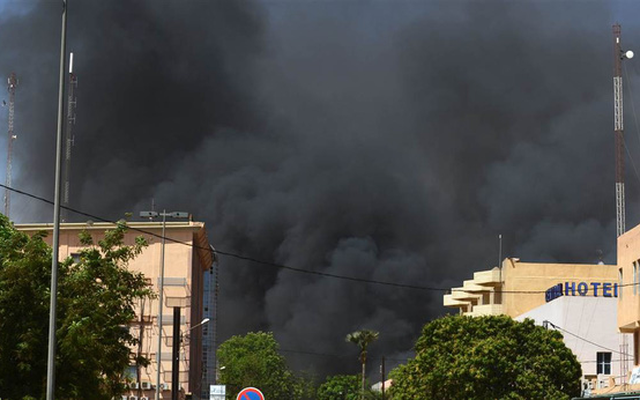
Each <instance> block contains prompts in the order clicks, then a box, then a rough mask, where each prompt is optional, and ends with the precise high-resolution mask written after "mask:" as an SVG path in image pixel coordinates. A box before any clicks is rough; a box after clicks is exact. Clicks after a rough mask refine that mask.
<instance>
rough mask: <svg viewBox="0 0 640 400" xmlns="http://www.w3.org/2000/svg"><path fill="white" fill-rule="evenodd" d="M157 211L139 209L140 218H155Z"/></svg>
mask: <svg viewBox="0 0 640 400" xmlns="http://www.w3.org/2000/svg"><path fill="white" fill-rule="evenodd" d="M157 216H158V213H157V212H155V211H140V217H141V218H156V217H157Z"/></svg>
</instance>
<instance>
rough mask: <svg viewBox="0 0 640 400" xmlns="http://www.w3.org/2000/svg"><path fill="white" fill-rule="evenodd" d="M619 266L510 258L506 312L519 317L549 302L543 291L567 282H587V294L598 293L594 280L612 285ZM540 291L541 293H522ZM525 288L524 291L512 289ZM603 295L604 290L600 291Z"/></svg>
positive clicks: (504, 271) (506, 274) (505, 284)
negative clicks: (526, 260) (535, 261)
mask: <svg viewBox="0 0 640 400" xmlns="http://www.w3.org/2000/svg"><path fill="white" fill-rule="evenodd" d="M617 276H618V272H617V267H616V266H615V265H600V264H564V263H528V262H520V261H518V260H517V259H512V258H507V259H505V260H504V262H503V263H502V280H503V286H502V287H503V290H504V292H505V293H504V294H503V296H502V297H503V312H504V313H505V314H506V315H509V316H511V317H516V316H518V315H520V314H523V313H525V312H527V311H529V310H532V309H534V308H536V307H539V306H541V305H543V304H545V303H546V300H545V294H544V293H543V292H544V291H546V290H547V289H549V288H550V287H552V286H554V285H556V284H558V283H562V284H563V285H564V284H565V283H566V282H570V283H576V285H577V284H578V283H579V282H585V283H586V284H587V293H586V296H591V297H592V296H594V292H593V286H592V285H591V284H592V283H593V282H596V283H604V282H607V283H609V284H611V285H613V284H614V283H616V282H617ZM527 291H537V292H539V293H531V294H528V293H522V292H527ZM509 292H521V293H509ZM598 295H601V293H598Z"/></svg>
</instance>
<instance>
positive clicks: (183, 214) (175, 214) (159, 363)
mask: <svg viewBox="0 0 640 400" xmlns="http://www.w3.org/2000/svg"><path fill="white" fill-rule="evenodd" d="M140 216H141V217H142V218H149V220H153V218H157V217H162V247H161V248H160V278H159V279H158V281H159V282H158V292H159V293H158V294H159V296H158V351H157V353H156V368H157V370H156V391H155V400H160V394H161V393H162V391H163V390H162V389H164V388H162V389H161V387H160V386H161V384H162V381H161V380H160V370H161V368H162V311H163V307H164V247H165V237H166V236H165V232H166V225H167V217H171V218H189V213H187V212H182V211H174V212H170V213H168V212H167V210H162V212H161V213H157V212H155V211H141V212H140ZM47 400H48V399H47Z"/></svg>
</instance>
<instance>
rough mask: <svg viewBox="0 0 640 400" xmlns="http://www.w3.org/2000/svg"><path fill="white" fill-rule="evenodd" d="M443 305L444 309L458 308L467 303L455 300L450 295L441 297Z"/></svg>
mask: <svg viewBox="0 0 640 400" xmlns="http://www.w3.org/2000/svg"><path fill="white" fill-rule="evenodd" d="M443 303H444V306H445V307H455V308H460V307H464V306H466V305H468V304H469V302H468V301H461V300H456V299H454V298H453V296H452V295H450V294H445V295H444V297H443Z"/></svg>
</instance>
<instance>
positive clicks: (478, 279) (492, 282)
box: [473, 267, 501, 286]
mask: <svg viewBox="0 0 640 400" xmlns="http://www.w3.org/2000/svg"><path fill="white" fill-rule="evenodd" d="M500 279H501V277H500V268H498V267H495V268H493V269H490V270H489V271H478V272H474V273H473V282H474V283H475V284H476V285H487V286H499V285H500V283H501V282H500Z"/></svg>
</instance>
